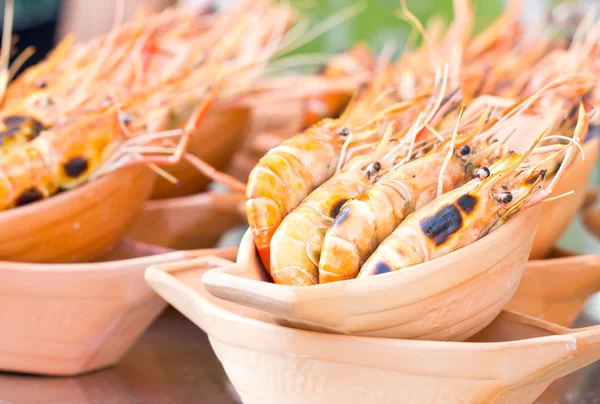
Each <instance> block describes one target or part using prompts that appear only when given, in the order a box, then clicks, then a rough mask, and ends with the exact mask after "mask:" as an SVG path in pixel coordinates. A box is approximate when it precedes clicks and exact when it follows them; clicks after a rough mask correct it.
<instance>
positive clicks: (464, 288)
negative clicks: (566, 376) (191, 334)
mask: <svg viewBox="0 0 600 404" xmlns="http://www.w3.org/2000/svg"><path fill="white" fill-rule="evenodd" d="M540 212H541V206H539V205H538V206H536V207H534V208H532V209H528V210H526V211H524V212H522V213H520V214H519V215H517V216H515V217H514V218H513V219H511V220H510V221H508V222H507V223H506V224H505V225H503V226H501V227H500V228H498V229H497V230H496V231H494V232H492V233H490V234H488V235H487V236H485V237H483V238H481V239H480V240H478V241H477V242H475V243H473V244H471V245H469V246H467V247H464V248H461V249H459V250H457V251H454V252H452V253H450V254H447V255H445V256H443V257H440V258H437V259H434V260H431V261H428V262H425V263H423V264H420V265H416V266H413V267H410V268H406V269H403V270H401V271H395V272H390V273H386V274H382V275H375V276H372V277H366V278H360V279H352V280H348V281H340V282H332V283H326V284H320V285H314V286H305V287H294V286H288V285H279V284H275V283H272V282H270V281H267V280H266V272H265V270H264V268H263V267H262V265H261V263H260V260H259V259H258V256H257V253H256V249H255V247H254V243H253V241H252V238H251V234H250V233H249V232H247V233H246V235H245V236H244V239H243V240H242V243H241V246H240V252H239V255H238V258H237V264H235V265H229V266H224V267H221V268H215V269H213V270H210V271H207V272H206V274H205V275H204V278H203V280H204V284H205V286H206V288H207V290H208V292H209V293H211V294H213V295H214V296H216V297H219V298H221V299H225V300H229V301H231V302H234V303H238V304H242V305H246V306H249V307H252V308H255V309H259V310H262V311H264V312H265V313H268V314H269V315H270V316H271V317H272V318H273V319H274V320H275V321H276V322H277V323H279V324H281V325H285V326H291V327H294V328H300V329H307V330H313V331H324V332H331V333H338V334H351V335H362V336H372V337H388V338H406V339H427V340H453V341H462V340H465V339H467V338H469V337H470V336H472V335H473V334H475V333H477V332H478V331H480V330H481V329H482V328H484V327H485V326H486V325H488V324H489V323H490V322H491V321H492V320H493V319H494V318H495V317H496V316H497V315H498V314H499V313H500V311H501V310H502V308H503V307H504V306H505V305H506V303H508V301H509V300H510V299H511V298H512V296H513V294H514V293H515V291H516V289H517V286H518V284H519V281H520V279H521V275H522V273H523V270H524V269H525V265H526V263H527V257H528V256H529V251H530V248H531V243H532V241H533V236H534V233H535V229H536V225H537V223H538V221H539V217H540Z"/></svg>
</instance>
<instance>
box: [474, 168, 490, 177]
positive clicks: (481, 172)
mask: <svg viewBox="0 0 600 404" xmlns="http://www.w3.org/2000/svg"><path fill="white" fill-rule="evenodd" d="M489 176H490V169H489V168H487V167H481V168H479V169H477V171H476V172H475V178H479V179H485V178H487V177H489Z"/></svg>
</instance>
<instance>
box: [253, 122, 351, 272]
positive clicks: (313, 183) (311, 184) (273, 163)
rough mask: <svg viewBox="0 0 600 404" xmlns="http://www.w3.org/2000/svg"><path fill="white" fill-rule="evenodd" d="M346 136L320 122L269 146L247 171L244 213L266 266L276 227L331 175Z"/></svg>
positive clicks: (327, 124) (326, 123) (330, 125)
mask: <svg viewBox="0 0 600 404" xmlns="http://www.w3.org/2000/svg"><path fill="white" fill-rule="evenodd" d="M347 135H348V134H347V132H346V131H344V130H340V129H337V128H336V127H335V125H334V121H331V120H326V121H322V122H321V123H319V125H317V126H314V127H312V128H310V129H308V130H307V131H306V132H303V133H301V134H298V135H295V136H293V137H291V138H289V139H286V140H284V141H283V142H281V143H280V144H279V145H278V146H276V147H274V148H273V149H271V150H270V151H269V152H268V153H267V154H266V155H265V156H263V157H262V158H261V159H260V160H259V162H258V164H257V165H256V166H255V167H254V169H253V170H252V172H251V173H250V176H249V178H248V185H247V187H246V216H247V218H248V224H249V225H250V228H251V229H252V234H253V237H254V243H255V245H256V248H257V250H258V253H259V255H260V257H261V260H262V261H263V264H264V265H265V267H267V269H268V268H269V262H270V242H271V238H272V237H273V234H274V233H275V230H277V227H278V226H279V224H280V223H281V222H282V220H283V218H284V217H286V216H287V214H288V213H289V212H291V211H292V210H293V209H295V208H296V207H297V206H298V205H299V204H300V202H302V200H303V199H304V198H306V196H307V195H308V194H309V193H310V192H311V191H312V190H313V189H315V188H316V187H318V186H319V185H321V184H322V183H323V182H325V180H327V179H328V178H329V177H331V176H332V175H333V173H334V172H335V169H336V164H337V162H338V158H339V155H340V152H341V150H342V146H343V144H344V142H345V140H346V136H347Z"/></svg>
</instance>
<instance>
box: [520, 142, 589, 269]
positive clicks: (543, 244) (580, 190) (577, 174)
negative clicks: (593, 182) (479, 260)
mask: <svg viewBox="0 0 600 404" xmlns="http://www.w3.org/2000/svg"><path fill="white" fill-rule="evenodd" d="M584 150H585V160H581V158H580V157H579V156H577V157H576V159H575V160H574V161H573V163H572V165H571V167H569V169H568V170H567V171H566V172H565V175H564V177H563V178H561V179H560V181H559V182H558V184H557V185H556V188H555V189H554V191H553V194H554V195H560V194H563V193H565V192H569V191H571V190H574V191H575V193H574V194H573V195H570V196H568V197H565V198H562V199H559V200H557V201H553V202H549V203H545V204H544V209H543V211H542V218H541V220H540V224H539V226H538V230H537V232H536V235H535V238H534V240H533V247H532V248H531V255H530V257H529V258H530V259H532V260H536V259H540V258H544V257H546V256H547V255H548V253H549V252H550V250H551V249H552V247H553V246H554V244H555V243H556V242H557V241H558V240H559V238H560V237H561V236H562V234H563V233H564V232H565V230H566V229H567V227H569V225H570V224H571V222H572V221H573V219H574V218H575V216H576V215H577V213H578V212H579V210H580V209H581V207H582V205H583V203H584V200H585V195H586V192H585V191H586V189H587V187H588V184H589V181H590V176H591V174H592V171H593V169H594V165H595V164H596V163H597V162H598V154H599V151H600V137H596V138H594V139H591V140H590V141H588V142H587V143H585V144H584Z"/></svg>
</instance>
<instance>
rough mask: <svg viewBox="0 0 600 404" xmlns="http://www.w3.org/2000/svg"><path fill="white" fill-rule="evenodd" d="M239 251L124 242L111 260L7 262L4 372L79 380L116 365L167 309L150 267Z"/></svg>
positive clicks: (1, 308)
mask: <svg viewBox="0 0 600 404" xmlns="http://www.w3.org/2000/svg"><path fill="white" fill-rule="evenodd" d="M236 252H237V248H230V249H218V250H215V249H212V250H198V251H170V250H168V249H165V248H162V247H157V246H150V245H147V244H143V243H137V242H132V241H122V242H121V243H120V245H119V247H118V248H117V249H116V250H115V251H113V252H111V253H110V254H108V255H107V256H106V257H105V259H104V261H103V262H96V263H81V264H47V265H46V264H26V263H14V262H0V279H2V281H1V282H0V330H2V338H0V370H1V371H12V372H24V373H35V374H43V375H60V376H73V375H77V374H81V373H85V372H89V371H92V370H96V369H100V368H104V367H107V366H111V365H114V364H115V363H117V362H118V361H119V360H120V359H121V357H122V356H123V355H124V354H125V353H126V352H127V350H128V349H129V348H130V347H131V346H132V345H133V343H134V342H135V341H136V340H137V339H138V338H139V337H140V336H141V335H142V333H143V331H144V330H145V329H146V328H147V327H148V326H149V325H150V323H151V322H152V321H153V320H154V319H155V318H156V317H157V316H158V315H159V314H160V312H161V311H162V310H163V309H164V308H165V306H166V303H165V301H164V300H163V299H161V298H160V297H159V296H157V295H156V294H155V293H154V292H153V291H152V289H150V288H149V287H148V285H147V284H146V283H145V282H144V279H143V274H144V271H145V270H146V268H148V267H149V266H151V265H154V264H159V263H166V262H174V261H180V260H182V259H186V258H192V257H201V256H203V255H211V256H212V255H215V254H216V255H220V256H222V257H229V258H232V259H233V258H234V257H235V254H236Z"/></svg>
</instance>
